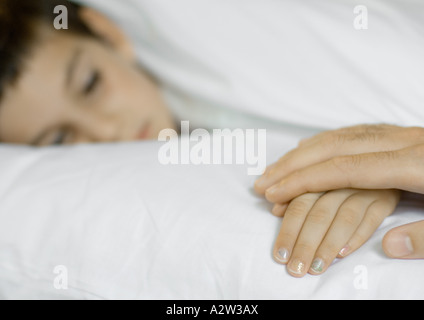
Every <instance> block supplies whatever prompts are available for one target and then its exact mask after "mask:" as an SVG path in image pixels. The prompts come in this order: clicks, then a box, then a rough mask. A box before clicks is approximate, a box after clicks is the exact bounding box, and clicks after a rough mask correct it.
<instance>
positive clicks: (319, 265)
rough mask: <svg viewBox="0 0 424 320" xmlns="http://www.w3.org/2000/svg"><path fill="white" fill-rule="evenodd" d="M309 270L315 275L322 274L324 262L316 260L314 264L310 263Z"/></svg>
mask: <svg viewBox="0 0 424 320" xmlns="http://www.w3.org/2000/svg"><path fill="white" fill-rule="evenodd" d="M311 270H312V271H313V272H315V273H322V271H323V270H324V260H322V259H320V258H316V259H315V260H314V262H312V265H311Z"/></svg>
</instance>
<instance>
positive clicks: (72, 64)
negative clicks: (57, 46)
mask: <svg viewBox="0 0 424 320" xmlns="http://www.w3.org/2000/svg"><path fill="white" fill-rule="evenodd" d="M81 53H82V49H81V48H76V50H75V51H74V53H73V54H72V58H71V60H70V62H69V64H68V68H67V69H66V85H67V86H68V87H69V85H70V84H71V83H72V79H73V77H74V72H75V69H76V65H77V62H78V60H79V59H80V57H81Z"/></svg>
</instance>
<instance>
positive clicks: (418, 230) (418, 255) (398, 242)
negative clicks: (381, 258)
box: [383, 221, 424, 259]
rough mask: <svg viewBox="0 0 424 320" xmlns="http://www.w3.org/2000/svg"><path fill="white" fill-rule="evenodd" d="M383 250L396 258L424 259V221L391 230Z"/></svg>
mask: <svg viewBox="0 0 424 320" xmlns="http://www.w3.org/2000/svg"><path fill="white" fill-rule="evenodd" d="M383 250H384V252H385V253H386V255H387V256H389V257H390V258H395V259H424V221H420V222H415V223H411V224H407V225H404V226H401V227H397V228H395V229H392V230H390V231H389V232H388V233H387V234H386V235H385V236H384V239H383Z"/></svg>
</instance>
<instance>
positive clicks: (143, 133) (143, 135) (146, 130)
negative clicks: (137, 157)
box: [136, 122, 151, 140]
mask: <svg viewBox="0 0 424 320" xmlns="http://www.w3.org/2000/svg"><path fill="white" fill-rule="evenodd" d="M150 128H151V124H150V122H149V123H147V124H146V125H144V126H143V127H142V129H141V130H140V132H139V133H138V135H137V137H136V139H137V140H147V139H148V138H149V136H150Z"/></svg>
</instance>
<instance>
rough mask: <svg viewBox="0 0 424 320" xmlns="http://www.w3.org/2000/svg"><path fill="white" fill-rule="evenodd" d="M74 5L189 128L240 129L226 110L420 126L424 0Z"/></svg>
mask: <svg viewBox="0 0 424 320" xmlns="http://www.w3.org/2000/svg"><path fill="white" fill-rule="evenodd" d="M82 2H83V3H87V4H89V5H92V6H94V7H96V8H98V9H99V10H101V11H103V12H105V13H106V14H107V15H109V16H110V17H112V18H113V19H114V20H116V21H117V22H118V24H119V25H121V26H122V27H123V28H124V30H126V32H127V33H128V34H129V35H130V37H131V38H132V40H133V42H134V44H135V46H136V49H137V53H138V56H139V58H140V61H141V62H142V63H143V65H144V66H145V67H146V68H147V69H149V70H150V71H151V72H153V73H154V74H155V76H156V77H157V78H158V79H160V81H161V83H162V84H163V89H164V92H165V94H166V97H167V100H168V103H169V105H170V107H171V108H172V109H173V110H174V112H175V114H176V115H177V116H178V117H180V118H181V119H182V120H190V121H192V123H193V125H198V126H200V127H213V128H215V127H216V126H217V123H218V122H221V123H222V125H223V126H224V127H228V126H234V125H235V127H240V126H243V124H244V122H245V119H244V120H243V121H241V120H240V117H231V118H229V119H228V118H226V117H224V116H223V115H222V113H223V112H224V111H228V110H232V111H234V110H235V111H243V112H245V113H246V114H248V115H251V116H254V117H256V118H257V117H265V118H267V119H272V120H277V121H279V122H280V123H286V124H294V125H300V126H307V127H316V128H320V129H321V128H323V129H327V128H338V127H344V126H348V125H353V124H358V123H382V122H386V123H394V124H400V125H410V126H411V125H421V126H422V125H423V123H424V108H423V107H422V105H423V101H424V90H422V84H423V83H424V60H423V59H422V57H423V56H424V20H423V19H422V14H420V13H422V12H423V11H424V2H423V1H417V0H393V1H387V0H373V1H361V0H337V1H334V0H320V1H316V0H303V1H298V0H279V1H275V0H243V1H242V0H179V1H175V0H155V1H151V0H126V1H115V0H83V1H82ZM359 5H360V6H362V7H363V6H364V5H365V6H366V8H367V16H365V14H366V12H365V11H355V8H357V6H359ZM359 8H361V7H359ZM355 12H356V13H355ZM359 14H364V16H363V17H364V19H365V18H366V17H367V18H368V29H366V30H357V29H355V27H354V22H355V21H356V22H358V21H359V22H363V21H365V20H364V19H360V18H361V17H360V16H359ZM361 26H362V24H361ZM237 122H239V123H237Z"/></svg>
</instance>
